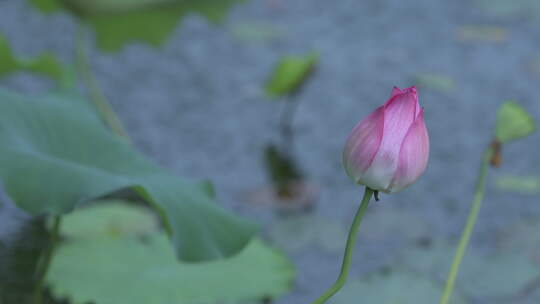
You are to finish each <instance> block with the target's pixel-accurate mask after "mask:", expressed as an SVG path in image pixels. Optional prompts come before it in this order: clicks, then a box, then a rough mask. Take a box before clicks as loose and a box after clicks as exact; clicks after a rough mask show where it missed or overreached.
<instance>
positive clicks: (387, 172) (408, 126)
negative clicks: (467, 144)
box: [343, 87, 429, 193]
mask: <svg viewBox="0 0 540 304" xmlns="http://www.w3.org/2000/svg"><path fill="white" fill-rule="evenodd" d="M428 158H429V137H428V132H427V128H426V125H425V122H424V110H423V109H422V108H421V107H420V104H419V103H418V95H417V93H416V88H415V87H410V88H407V89H404V90H401V89H399V88H398V87H394V89H393V90H392V95H391V96H390V99H389V100H388V101H387V102H386V103H385V104H384V105H382V106H380V107H379V108H377V109H376V110H375V111H374V112H373V113H371V114H370V115H369V116H368V117H367V118H365V119H364V120H362V121H361V122H360V123H359V124H358V125H357V126H356V127H355V128H354V129H353V131H352V133H351V135H350V136H349V138H348V139H347V143H346V144H345V149H344V151H343V164H344V166H345V170H346V171H347V174H348V175H349V176H350V177H351V178H352V179H353V180H354V181H355V182H356V183H358V184H361V185H365V186H367V187H369V188H371V189H373V190H376V191H382V192H386V193H394V192H398V191H400V190H403V189H404V188H406V187H407V186H409V185H411V184H413V183H414V182H415V181H416V180H417V179H418V178H419V177H420V176H421V175H422V173H424V171H425V170H426V167H427V162H428Z"/></svg>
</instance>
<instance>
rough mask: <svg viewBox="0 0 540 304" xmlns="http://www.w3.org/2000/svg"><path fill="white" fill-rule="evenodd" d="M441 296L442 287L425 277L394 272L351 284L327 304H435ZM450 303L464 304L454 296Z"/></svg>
mask: <svg viewBox="0 0 540 304" xmlns="http://www.w3.org/2000/svg"><path fill="white" fill-rule="evenodd" d="M441 293H442V286H441V285H439V284H437V283H436V282H435V281H433V280H432V279H431V278H430V277H429V276H427V275H425V274H424V275H422V274H418V273H415V272H411V271H406V270H403V269H396V270H391V271H389V272H388V273H374V274H371V275H370V276H368V277H366V278H364V279H353V280H351V281H350V282H349V283H347V285H346V286H345V288H343V291H341V292H339V293H338V294H337V295H336V297H335V298H334V299H333V300H331V301H330V303H332V304H351V303H377V304H428V303H437V300H438V299H439V297H440V295H441ZM450 303H452V304H464V303H467V302H466V301H465V300H464V299H463V297H461V296H460V295H459V294H454V296H453V297H452V299H451V301H450Z"/></svg>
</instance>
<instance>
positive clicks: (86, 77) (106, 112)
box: [75, 24, 129, 140]
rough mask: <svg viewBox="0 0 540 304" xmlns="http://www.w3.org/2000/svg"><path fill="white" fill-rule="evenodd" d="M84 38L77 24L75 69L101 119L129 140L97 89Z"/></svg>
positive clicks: (82, 31) (83, 29)
mask: <svg viewBox="0 0 540 304" xmlns="http://www.w3.org/2000/svg"><path fill="white" fill-rule="evenodd" d="M85 38H86V35H85V28H84V25H82V24H79V28H78V29H77V37H76V42H75V43H76V45H75V52H76V58H77V60H76V61H77V70H78V72H79V74H80V75H81V77H82V81H83V82H84V84H85V86H86V88H87V89H88V91H89V94H90V99H91V100H92V102H93V103H94V106H95V107H96V109H97V111H98V113H99V115H100V116H101V119H102V120H103V121H104V122H105V123H106V124H107V126H109V128H110V129H111V130H112V131H113V132H114V133H116V134H118V135H120V136H123V137H125V138H126V139H127V140H129V137H128V134H127V132H126V131H125V129H124V127H123V126H122V123H121V122H120V119H118V116H117V115H116V114H115V113H114V111H113V109H112V107H111V105H110V104H109V102H108V101H107V99H105V97H104V96H103V93H102V92H101V90H100V89H99V86H98V84H97V81H96V79H95V77H94V75H93V74H92V70H91V68H90V64H89V62H88V61H89V60H88V54H87V52H86V41H85Z"/></svg>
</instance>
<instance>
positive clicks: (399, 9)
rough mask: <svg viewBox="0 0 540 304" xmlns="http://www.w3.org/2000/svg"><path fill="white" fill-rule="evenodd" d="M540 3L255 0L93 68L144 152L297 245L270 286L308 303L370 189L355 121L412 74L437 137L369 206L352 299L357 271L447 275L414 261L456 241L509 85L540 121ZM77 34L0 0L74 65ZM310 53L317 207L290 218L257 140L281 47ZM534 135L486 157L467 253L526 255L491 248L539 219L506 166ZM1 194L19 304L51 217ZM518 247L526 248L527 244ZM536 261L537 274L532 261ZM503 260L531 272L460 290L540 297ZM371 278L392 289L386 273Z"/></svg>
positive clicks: (14, 35)
mask: <svg viewBox="0 0 540 304" xmlns="http://www.w3.org/2000/svg"><path fill="white" fill-rule="evenodd" d="M539 16H540V8H539V7H537V5H535V4H534V3H533V2H531V1H523V4H522V6H521V8H515V7H507V6H505V5H504V4H501V1H499V0H497V1H493V2H492V4H490V5H486V2H485V1H470V0H458V1H444V2H440V1H431V0H414V1H400V0H383V1H354V0H345V1H338V2H335V3H329V2H328V1H324V0H309V1H308V0H297V1H292V2H291V1H279V0H273V1H270V0H268V1H248V2H246V3H245V4H242V5H239V6H238V7H236V8H235V9H234V10H233V11H232V12H231V15H230V16H229V18H228V20H227V21H226V22H225V23H224V24H223V25H221V26H215V25H211V24H208V23H207V22H206V21H205V20H204V19H202V18H200V17H197V16H190V17H188V18H185V19H184V20H183V22H182V25H181V26H178V28H177V29H176V30H175V32H174V33H173V35H172V37H171V38H170V40H169V41H168V43H166V44H165V45H164V46H163V47H162V48H158V49H155V48H151V47H148V46H144V45H138V44H135V45H130V46H128V47H126V48H125V49H123V50H122V51H121V52H119V53H116V54H103V53H100V52H98V51H97V50H94V51H93V52H92V65H93V69H94V72H95V74H96V76H97V78H98V81H99V84H100V85H101V87H102V88H103V90H104V93H105V95H106V97H107V98H108V99H109V100H110V101H111V103H112V104H113V106H114V108H115V110H116V112H117V113H118V115H119V116H120V118H121V120H122V121H123V122H124V124H125V126H126V129H127V130H128V132H129V134H130V135H131V137H132V138H133V140H134V144H135V145H136V146H137V147H138V148H139V150H140V151H142V152H143V153H145V154H146V155H148V156H149V157H150V158H152V159H153V160H155V161H156V162H157V163H159V164H160V165H162V166H164V167H167V168H169V169H171V170H172V171H174V172H175V173H176V174H178V175H182V176H189V177H192V178H196V179H199V178H209V179H211V180H212V182H213V183H214V185H215V188H216V190H217V195H218V198H219V202H220V203H221V204H223V206H224V207H225V208H227V209H229V210H232V211H234V212H236V213H238V214H242V215H244V216H246V217H249V218H252V219H255V220H257V221H259V222H261V223H263V225H264V227H265V237H266V238H267V239H268V240H269V241H271V242H274V243H275V244H276V246H279V247H282V248H283V249H284V250H285V252H286V253H287V255H288V256H290V257H291V259H292V260H293V262H294V263H295V265H296V266H297V279H296V282H295V286H294V288H293V290H292V291H291V293H290V294H288V295H286V296H284V297H282V298H279V299H275V301H274V302H275V303H278V304H286V303H309V302H310V300H313V299H314V298H316V296H317V295H319V294H320V293H321V292H322V291H323V290H324V289H325V288H326V287H328V286H329V285H330V284H331V283H332V282H333V281H334V279H335V278H336V276H337V273H338V271H339V265H340V261H341V251H342V246H343V245H342V244H343V240H344V234H345V231H346V229H347V227H348V225H349V223H350V222H351V220H352V215H353V213H354V211H355V210H356V208H357V206H358V203H359V200H360V198H361V194H362V193H361V189H360V188H357V187H354V185H353V184H352V183H351V182H350V181H349V179H348V178H347V176H346V174H345V173H344V171H343V169H342V168H341V149H342V147H343V144H344V142H345V139H346V137H347V135H348V132H349V131H350V130H351V129H352V127H353V126H354V125H355V124H356V123H357V121H358V120H359V119H361V118H362V117H364V116H365V115H367V114H368V113H369V112H370V111H372V110H373V109H374V108H375V107H377V106H378V105H379V104H381V103H383V102H384V101H385V100H386V99H387V98H388V96H389V94H390V89H391V87H392V86H394V85H398V86H401V87H407V86H411V85H417V86H418V89H419V96H420V103H421V104H422V105H423V106H424V107H425V113H426V114H425V117H426V122H427V125H428V128H429V132H430V137H431V158H430V163H429V167H428V170H427V172H426V174H425V175H424V176H423V177H422V178H421V179H420V180H419V182H418V183H416V184H415V185H414V186H412V187H410V188H409V189H407V190H405V191H403V192H402V193H399V194H397V195H383V196H382V197H381V201H380V202H378V203H374V204H372V205H371V207H370V210H369V212H368V215H367V219H366V222H365V223H364V224H363V226H362V229H364V230H363V232H362V233H361V238H360V240H359V242H358V247H357V248H356V249H357V250H356V252H355V256H354V265H353V269H352V273H351V278H352V282H353V283H352V284H351V286H353V287H351V290H352V291H351V290H349V291H347V292H348V293H349V294H350V296H349V297H350V299H354V297H355V294H354V288H355V287H354V286H357V285H354V284H360V285H358V286H360V287H358V288H357V289H358V290H362V288H365V289H369V286H371V285H366V284H365V282H364V283H362V281H361V279H362V278H365V277H373V276H374V277H375V278H374V279H373V281H372V282H376V281H377V279H376V277H377V276H379V275H385V274H386V275H388V273H394V274H396V275H391V274H390V275H389V276H390V278H392V280H393V279H394V278H396V277H398V278H401V276H402V275H403V277H404V278H405V279H403V280H407V279H408V278H409V277H408V276H409V275H410V272H412V271H411V270H410V269H414V270H418V272H419V273H422V275H425V277H426V278H429V281H430V282H438V283H434V284H435V285H437V284H439V285H437V286H436V287H430V288H434V289H435V290H438V289H437V288H440V280H442V279H443V278H444V276H445V273H446V270H447V266H448V261H444V262H440V263H438V262H434V264H441V265H440V266H439V267H434V268H429V267H427V266H426V265H425V264H428V263H427V262H426V263H425V264H424V263H422V262H419V263H415V262H414V261H418V260H420V261H431V260H430V259H429V258H428V257H426V256H425V255H423V254H426V253H428V254H429V253H433V252H436V251H437V250H439V249H440V248H447V247H445V246H446V245H445V244H446V242H449V243H450V244H452V245H453V244H455V240H456V238H457V237H458V236H459V233H460V232H461V229H462V226H463V224H464V221H465V218H466V215H467V214H468V211H469V207H470V202H471V199H472V192H473V189H474V181H475V178H476V175H477V167H478V166H479V161H480V158H481V153H482V150H483V149H484V148H485V147H486V146H487V145H488V144H489V142H490V140H491V137H492V135H493V126H494V123H495V118H496V109H497V108H498V106H499V105H500V104H501V103H502V102H503V101H505V100H509V99H512V100H517V101H518V102H519V103H520V104H521V105H522V106H523V107H525V108H526V109H527V110H528V111H529V112H530V113H531V115H532V116H533V117H535V118H536V120H540V103H539V101H538V94H537V88H538V83H539V81H540V40H538V37H540V22H539V20H540V19H539ZM74 31H75V30H74V22H73V20H72V19H71V17H69V16H66V15H62V14H60V15H48V16H45V15H42V14H40V13H38V12H36V11H34V10H33V9H31V8H30V7H29V6H28V5H27V4H26V3H25V2H24V1H15V0H3V1H0V33H2V34H4V35H5V36H6V37H7V38H8V40H9V42H10V43H11V44H12V46H13V48H14V49H15V50H16V51H17V52H18V53H21V54H25V55H28V56H31V55H35V54H39V53H41V52H43V51H50V52H53V53H54V54H57V55H58V56H59V57H60V58H62V59H63V60H65V61H66V62H67V61H69V60H71V59H72V58H73V56H72V51H73V47H72V45H73V35H74ZM309 51H316V52H318V53H319V55H320V62H319V64H318V66H317V71H316V73H315V74H314V76H313V77H312V78H311V79H310V81H309V82H308V83H307V84H306V86H305V87H304V89H303V90H302V92H301V93H300V94H299V95H298V96H297V97H296V98H297V99H298V101H299V102H300V105H299V109H298V112H297V116H296V117H295V120H294V131H295V140H296V142H295V150H296V153H297V157H298V161H299V165H300V166H301V168H302V169H303V171H304V172H305V174H306V176H307V178H308V180H309V183H310V184H312V185H314V187H316V188H317V189H318V198H317V205H316V208H315V209H314V210H313V211H312V213H310V214H308V215H306V214H303V215H292V216H288V217H283V216H280V215H279V214H277V213H276V212H274V211H273V210H272V209H271V208H268V207H261V206H258V205H257V204H256V203H254V202H253V196H252V194H253V193H254V192H256V191H258V190H260V189H264V188H265V187H267V184H268V180H267V177H266V174H265V172H264V165H263V163H262V158H263V155H262V153H263V150H264V147H265V146H266V145H268V144H269V143H271V142H275V141H277V140H278V136H279V133H278V121H279V115H280V111H281V109H282V106H283V102H280V101H271V100H269V99H267V98H266V97H265V96H264V94H263V91H262V87H263V84H264V82H265V80H266V78H267V76H268V74H269V73H270V72H271V70H272V68H273V64H275V62H276V61H277V60H278V59H279V57H280V56H283V55H287V54H295V53H300V54H302V53H306V52H309ZM0 60H1V58H0ZM0 85H1V86H2V87H8V88H11V89H16V90H20V91H26V92H32V93H37V92H40V91H43V90H45V89H47V88H48V87H49V86H50V83H49V82H47V81H43V80H41V79H36V78H34V77H31V76H29V75H25V74H16V75H13V76H11V77H9V78H6V79H3V80H1V81H0ZM539 149H540V134H539V133H536V134H534V135H532V136H530V137H528V138H526V139H524V140H520V141H519V142H515V143H511V144H508V146H506V147H504V151H503V153H504V163H503V165H502V166H501V168H499V169H497V170H492V174H491V175H490V178H489V180H488V188H487V189H488V190H487V193H488V194H487V196H486V201H485V204H484V206H483V209H482V211H481V214H480V218H479V221H478V223H477V227H476V230H475V232H474V237H473V243H472V246H471V248H470V251H469V252H472V255H474V256H475V257H477V258H478V261H480V260H482V257H490V258H491V257H493V256H497V258H494V259H493V264H487V266H485V268H490V267H491V268H496V269H503V268H504V267H503V266H501V265H513V264H512V263H513V262H514V261H516V259H517V258H515V259H511V258H509V259H507V260H505V259H502V258H501V259H499V256H511V257H513V255H512V254H514V251H512V250H508V249H507V247H505V246H503V245H501V244H505V242H506V241H505V240H508V239H509V238H510V239H512V238H519V235H520V234H519V233H518V234H515V235H514V234H512V232H513V231H516V229H517V231H522V232H520V233H521V234H527V235H534V234H535V233H537V232H536V229H534V228H530V230H527V229H529V228H527V227H525V228H523V229H524V230H519V229H518V228H516V227H518V226H519V224H520V223H522V222H523V221H525V220H527V221H529V222H532V223H534V222H537V220H540V204H538V198H539V196H538V192H537V193H534V192H533V193H532V194H531V193H529V194H525V193H520V192H515V191H508V190H505V189H502V188H501V187H499V186H498V185H499V182H498V181H499V179H500V178H502V177H507V176H533V177H535V176H536V177H537V176H539V172H540V161H539V159H538V153H537V151H539ZM1 201H2V206H1V207H0V292H1V294H2V297H3V302H1V303H2V304H11V303H24V302H25V301H26V300H25V299H26V298H25V297H26V295H28V294H29V291H30V290H31V286H32V282H33V279H32V269H33V267H34V266H35V263H36V257H37V256H38V254H39V251H40V250H41V249H42V248H43V247H44V246H45V245H46V241H45V240H46V238H45V237H46V230H45V229H44V226H43V219H42V218H36V219H32V218H30V217H29V216H28V215H25V214H24V212H22V211H20V210H18V209H17V208H16V207H14V206H13V205H12V204H11V203H10V202H9V200H8V199H7V198H6V197H5V196H3V197H2V200H1ZM287 227H290V228H287ZM318 227H319V228H320V227H325V228H326V229H317V228H318ZM531 227H534V226H531ZM280 229H281V230H280ZM523 231H525V232H523ZM288 234H290V235H288ZM501 240H502V241H501ZM441 244H442V245H441ZM519 244H520V245H519V246H524V248H525V247H527V245H526V244H528V243H527V242H525V241H524V242H523V243H519ZM516 246H518V245H516ZM505 248H506V249H505ZM516 248H517V249H519V248H520V247H515V248H514V249H516ZM527 248H529V247H527ZM440 250H442V251H444V249H440ZM524 250H529V249H524ZM531 250H532V249H531ZM534 250H536V249H534ZM446 251H448V250H446ZM539 252H540V251H539ZM409 254H413V255H414V256H413V257H412V258H410V257H409V258H407V256H409ZM486 259H487V258H486ZM471 260H472V258H471ZM435 261H437V260H436V259H435ZM445 263H446V264H445ZM478 263H480V262H478ZM478 263H477V264H478ZM533 264H534V263H533ZM475 265H476V264H475ZM534 265H535V266H534V267H537V268H536V270H535V271H536V272H537V273H538V275H537V276H540V266H539V265H538V263H537V261H536V264H534ZM521 266H522V265H521V264H520V265H518V266H515V267H511V268H512V269H521V268H519V267H521ZM404 267H405V268H407V269H409V270H407V271H408V272H407V273H406V274H403V273H404V272H402V269H403V268H404ZM485 268H482V269H485ZM525 268H526V267H525ZM501 271H502V270H501ZM505 271H506V270H505ZM508 271H510V270H508ZM475 274H477V276H475ZM511 275H515V277H511V276H510V274H509V273H507V272H505V273H504V274H501V276H502V277H503V278H504V277H508V278H519V279H516V280H517V281H519V280H521V279H523V280H522V281H519V284H518V283H516V284H514V285H512V287H511V289H510V290H508V289H505V290H504V292H500V293H497V288H498V286H505V285H506V283H507V282H506V281H504V280H501V281H496V282H491V281H490V284H491V285H490V286H488V285H486V286H483V285H480V284H476V285H475V282H477V281H478V280H480V278H485V277H486V276H487V277H490V276H491V277H493V276H496V275H491V274H489V273H487V272H486V271H484V270H482V271H480V270H479V271H477V272H475V273H474V274H470V276H467V278H466V279H465V280H466V282H467V284H469V283H470V286H474V289H473V290H472V291H471V290H470V289H471V288H469V289H468V288H467V286H462V287H461V290H462V291H463V294H465V296H464V298H465V299H466V301H468V302H467V303H497V302H500V303H507V299H508V297H512V299H513V300H512V303H538V302H539V301H540V295H539V292H538V289H540V288H537V286H535V284H534V282H535V279H536V276H535V275H534V273H533V274H532V275H531V274H529V273H527V274H524V273H523V272H519V271H518V272H517V273H512V274H511ZM392 280H390V279H389V281H388V282H394V281H392ZM438 280H439V281H438ZM512 280H513V281H514V282H516V280H514V279H512ZM398 281H399V280H398ZM422 282H423V281H422ZM362 284H364V285H362ZM373 284H376V283H373ZM419 284H420V283H419ZM422 284H423V283H422ZM429 284H431V283H429ZM497 284H498V285H497ZM398 285H399V284H398ZM465 285H466V284H465ZM366 286H367V287H366ZM373 286H375V287H373V288H372V289H377V288H378V287H377V286H379V287H380V286H386V287H387V288H389V289H385V290H386V292H397V291H396V290H400V289H399V286H398V287H396V288H397V289H391V288H394V287H392V286H394V285H392V284H390V283H388V284H381V285H373ZM389 286H390V287H389ZM396 286H397V285H396ZM422 286H423V285H422ZM412 292H417V291H411V293H412ZM374 298H375V296H374ZM341 301H343V303H344V301H346V300H341ZM373 301H376V300H373ZM373 301H372V300H368V299H366V302H367V303H371V302H373ZM389 301H390V300H389ZM336 303H337V302H336ZM349 303H350V302H349ZM388 303H393V302H388ZM411 303H413V302H411Z"/></svg>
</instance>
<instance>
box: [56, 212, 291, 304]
mask: <svg viewBox="0 0 540 304" xmlns="http://www.w3.org/2000/svg"><path fill="white" fill-rule="evenodd" d="M103 217H105V218H106V220H103ZM92 221H93V225H91V223H92ZM137 222H139V223H140V224H141V227H140V228H136V227H137V224H136V223H137ZM151 223H153V219H152V217H151V216H149V215H148V214H147V213H146V212H145V211H144V210H142V209H139V208H136V207H133V206H128V205H125V204H120V203H112V204H111V203H109V204H108V205H100V206H95V207H91V208H84V209H81V211H79V212H75V213H73V214H70V215H68V216H66V217H65V220H64V221H63V225H62V231H61V232H62V235H64V236H66V235H67V236H68V238H67V241H66V242H65V243H63V244H62V245H61V246H60V247H59V248H58V251H57V253H56V255H55V256H54V258H53V261H52V264H51V268H50V271H49V273H48V275H47V282H48V283H49V285H50V286H51V290H52V292H53V294H54V295H55V296H56V297H59V298H64V297H65V298H68V299H70V300H71V303H73V304H83V303H88V302H95V303H99V304H123V303H129V304H139V303H140V304H148V303H153V304H161V303H162V304H169V303H176V304H182V303H186V304H193V303H198V304H203V303H230V302H233V301H234V302H235V303H237V301H243V300H251V299H261V298H263V297H277V296H279V295H281V294H283V293H285V292H286V291H288V290H289V289H290V288H291V286H292V284H291V283H292V280H293V278H294V269H293V265H292V264H291V263H290V262H289V261H288V260H287V259H286V258H285V257H284V256H283V254H281V253H279V252H278V251H276V250H274V249H272V248H269V247H267V246H265V245H264V244H263V243H262V242H261V241H259V240H253V241H252V242H251V243H250V244H249V245H248V246H247V247H246V248H245V249H244V250H243V251H242V252H241V253H240V254H238V255H236V256H234V257H232V258H230V259H225V260H220V261H214V262H208V263H202V264H186V263H178V261H177V260H176V259H175V257H174V253H173V250H172V248H170V245H169V243H168V242H167V240H166V238H165V237H164V236H163V235H162V234H160V233H156V231H155V230H154V231H153V232H152V231H149V230H147V228H148V225H150V224H151ZM119 227H124V228H123V229H119ZM141 228H143V229H141ZM83 231H84V232H85V233H88V234H89V236H85V235H84V233H82V232H83Z"/></svg>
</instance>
